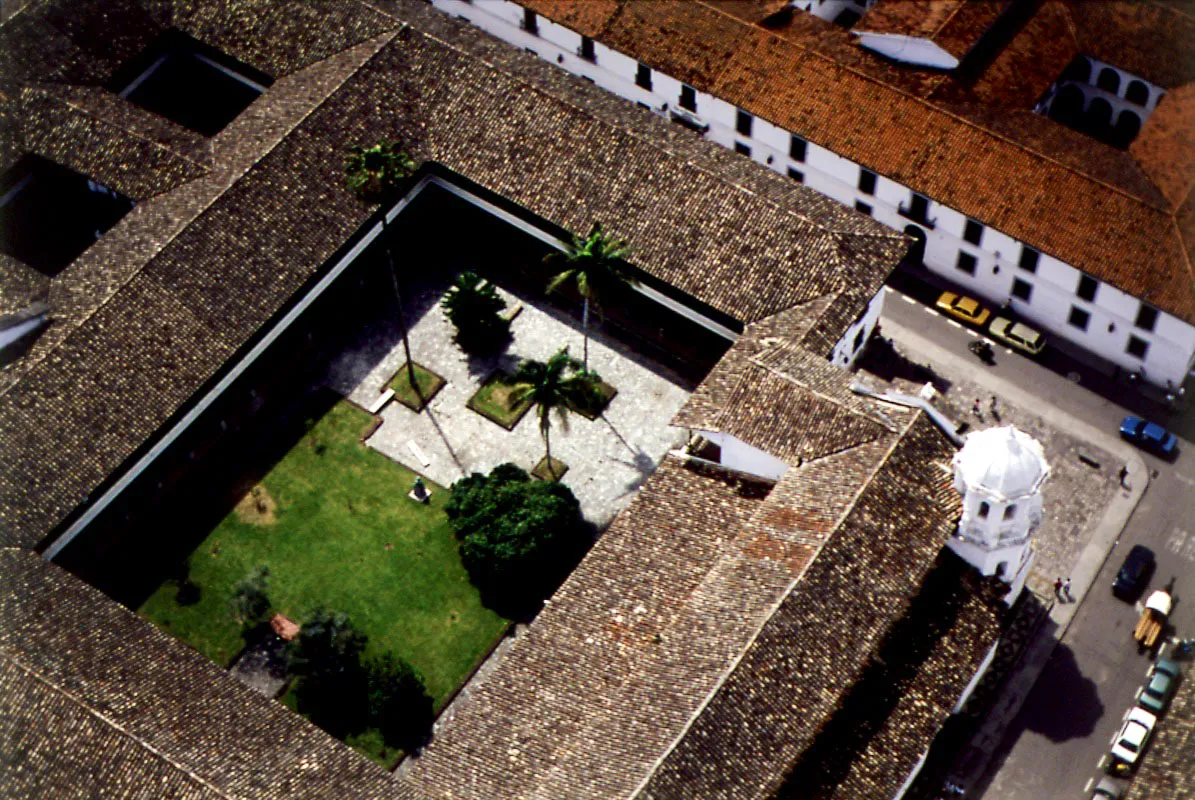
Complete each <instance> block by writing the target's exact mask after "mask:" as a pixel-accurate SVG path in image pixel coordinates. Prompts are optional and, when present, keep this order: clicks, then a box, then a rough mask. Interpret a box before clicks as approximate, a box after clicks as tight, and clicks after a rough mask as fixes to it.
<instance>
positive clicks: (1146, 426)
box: [1120, 414, 1178, 458]
mask: <svg viewBox="0 0 1195 800" xmlns="http://www.w3.org/2000/svg"><path fill="white" fill-rule="evenodd" d="M1120 436H1121V438H1122V439H1125V440H1126V441H1130V442H1132V443H1133V444H1135V445H1137V446H1138V447H1140V448H1142V449H1144V450H1149V451H1150V452H1152V453H1155V454H1156V455H1159V456H1164V457H1166V458H1169V457H1170V456H1173V455H1174V451H1175V450H1177V449H1178V437H1177V436H1175V435H1174V434H1173V433H1171V432H1170V431H1168V430H1166V429H1165V428H1163V427H1162V426H1161V425H1159V424H1158V423H1156V422H1150V421H1149V420H1145V419H1141V417H1134V416H1133V415H1132V414H1130V415H1129V416H1127V417H1125V418H1124V420H1123V421H1122V422H1121V423H1120Z"/></svg>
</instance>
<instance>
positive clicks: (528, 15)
mask: <svg viewBox="0 0 1195 800" xmlns="http://www.w3.org/2000/svg"><path fill="white" fill-rule="evenodd" d="M523 30H525V31H527V33H531V34H535V35H536V36H538V35H539V20H538V19H537V18H536V14H535V12H534V11H532V10H531V9H529V8H524V9H523Z"/></svg>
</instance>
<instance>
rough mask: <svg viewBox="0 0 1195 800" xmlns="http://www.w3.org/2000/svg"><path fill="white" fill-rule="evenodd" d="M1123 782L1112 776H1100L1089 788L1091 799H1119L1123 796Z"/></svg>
mask: <svg viewBox="0 0 1195 800" xmlns="http://www.w3.org/2000/svg"><path fill="white" fill-rule="evenodd" d="M1124 789H1125V784H1123V783H1120V782H1118V781H1115V780H1113V779H1112V778H1100V782H1099V783H1097V784H1096V785H1095V788H1093V789H1092V790H1091V800H1120V798H1121V797H1122V796H1124Z"/></svg>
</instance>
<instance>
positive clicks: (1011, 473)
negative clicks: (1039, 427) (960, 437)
mask: <svg viewBox="0 0 1195 800" xmlns="http://www.w3.org/2000/svg"><path fill="white" fill-rule="evenodd" d="M1049 475H1050V466H1049V464H1047V463H1046V459H1045V455H1044V454H1043V453H1042V447H1041V444H1040V443H1038V442H1037V440H1036V439H1034V438H1033V437H1032V436H1029V435H1028V434H1027V433H1025V432H1023V431H1020V430H1017V429H1016V428H1014V427H1012V426H1011V425H1009V426H1006V427H1002V428H988V429H987V430H983V431H976V432H974V433H971V434H968V435H967V438H966V441H965V442H964V444H963V448H962V449H961V450H959V451H958V453H956V454H955V456H954V488H955V489H957V490H958V492H959V494H960V495H962V498H963V515H962V518H961V519H960V520H959V524H958V530H957V531H956V532H955V534H954V536H952V537H950V541H949V542H948V546H949V547H950V549H951V550H953V551H954V552H956V553H958V554H959V555H960V556H961V557H962V558H963V559H965V560H966V561H967V562H968V563H970V564H972V565H973V566H975V567H976V568H977V569H978V570H979V571H980V572H981V573H982V574H984V575H997V576H999V577H1000V578H1001V579H1002V580H1003V581H1004V582H1005V583H1008V584H1009V585H1010V586H1011V587H1012V591H1010V592H1009V594H1008V595H1007V596H1006V597H1005V601H1006V602H1009V603H1011V602H1012V601H1013V600H1015V599H1016V597H1017V595H1019V594H1020V592H1021V588H1022V587H1023V586H1024V585H1025V578H1026V577H1027V576H1028V574H1029V566H1030V564H1031V563H1032V561H1033V542H1032V540H1033V534H1034V533H1036V532H1037V529H1038V527H1039V526H1040V525H1041V520H1042V496H1041V489H1042V485H1043V484H1044V483H1045V482H1046V478H1048V477H1049Z"/></svg>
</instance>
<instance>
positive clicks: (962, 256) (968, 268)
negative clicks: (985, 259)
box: [955, 250, 979, 275]
mask: <svg viewBox="0 0 1195 800" xmlns="http://www.w3.org/2000/svg"><path fill="white" fill-rule="evenodd" d="M977 263H979V260H978V259H977V258H975V256H973V255H971V254H970V253H967V252H965V251H963V250H959V251H958V262H957V263H956V264H955V266H956V267H958V268H959V269H960V270H962V271H963V272H965V273H967V274H968V275H974V274H975V265H976V264H977Z"/></svg>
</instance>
